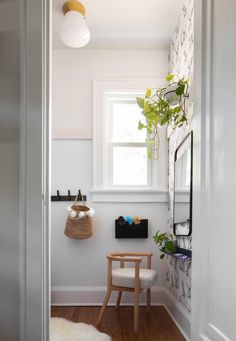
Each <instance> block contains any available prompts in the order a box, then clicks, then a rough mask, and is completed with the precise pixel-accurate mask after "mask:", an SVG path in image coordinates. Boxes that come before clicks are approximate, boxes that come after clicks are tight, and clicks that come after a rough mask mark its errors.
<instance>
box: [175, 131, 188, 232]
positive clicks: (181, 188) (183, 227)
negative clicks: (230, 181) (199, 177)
mask: <svg viewBox="0 0 236 341" xmlns="http://www.w3.org/2000/svg"><path fill="white" fill-rule="evenodd" d="M192 155H193V133H192V132H190V133H189V134H188V135H187V136H186V137H185V139H184V140H183V141H182V142H181V144H180V145H179V146H178V148H177V149H176V151H175V155H174V203H173V227H174V235H176V236H190V235H191V233H192V168H193V167H192V162H193V161H192V159H193V157H192Z"/></svg>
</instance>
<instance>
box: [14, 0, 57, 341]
mask: <svg viewBox="0 0 236 341" xmlns="http://www.w3.org/2000/svg"><path fill="white" fill-rule="evenodd" d="M17 2H18V5H19V8H20V13H21V32H20V33H21V35H20V47H21V48H20V53H21V68H20V76H21V83H20V95H21V96H20V99H21V119H20V122H21V124H20V142H21V154H20V168H21V178H20V180H21V181H20V183H21V187H20V192H21V195H20V212H21V215H20V218H21V229H20V236H21V238H20V251H21V262H20V275H21V276H20V278H21V286H20V289H21V290H20V316H21V319H20V340H21V341H48V338H49V335H48V334H49V331H48V329H49V328H48V325H49V284H50V283H49V213H48V212H49V205H50V201H49V190H48V189H49V151H50V145H49V137H50V133H49V128H50V124H49V123H50V115H49V98H50V82H49V78H50V77H49V76H50V70H49V65H50V58H49V51H50V46H49V44H50V39H49V38H50V32H49V31H50V29H49V19H50V16H49V14H50V3H51V2H50V1H49V0H19V1H17ZM14 341H15V340H14Z"/></svg>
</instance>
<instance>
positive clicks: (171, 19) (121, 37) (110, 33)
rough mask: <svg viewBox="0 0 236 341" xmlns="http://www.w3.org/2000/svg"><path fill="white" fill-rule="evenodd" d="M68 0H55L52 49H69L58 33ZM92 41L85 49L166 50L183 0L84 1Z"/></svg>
mask: <svg viewBox="0 0 236 341" xmlns="http://www.w3.org/2000/svg"><path fill="white" fill-rule="evenodd" d="M65 1H66V0H53V12H52V16H53V17H52V22H53V29H52V31H53V32H52V35H53V48H66V46H65V45H64V44H63V43H62V42H61V41H60V38H59V32H60V26H61V22H62V19H63V13H62V6H63V3H64V2H65ZM82 2H83V4H84V5H85V6H86V10H87V14H86V20H87V23H88V26H89V29H90V32H91V41H90V43H89V44H88V45H87V47H86V48H152V49H167V48H168V46H169V43H170V39H171V37H172V35H173V32H174V30H175V28H176V25H177V22H178V18H179V14H180V9H181V6H182V3H183V0H142V1H141V0H82Z"/></svg>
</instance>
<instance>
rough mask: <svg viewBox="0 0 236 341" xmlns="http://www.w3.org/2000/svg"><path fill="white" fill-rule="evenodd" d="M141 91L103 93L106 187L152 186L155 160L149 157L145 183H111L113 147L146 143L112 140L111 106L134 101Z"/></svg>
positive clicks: (135, 145)
mask: <svg viewBox="0 0 236 341" xmlns="http://www.w3.org/2000/svg"><path fill="white" fill-rule="evenodd" d="M142 95H143V92H135V93H132V92H126V93H117V92H116V93H114V92H113V93H111V92H106V94H105V98H104V101H105V112H104V115H105V122H104V124H105V136H104V149H105V152H104V154H105V155H104V162H105V164H104V172H105V174H104V185H105V187H108V188H114V189H119V188H122V187H123V188H130V189H133V188H146V187H152V186H154V185H155V183H154V181H153V180H155V178H153V179H152V173H153V171H152V168H153V167H154V166H155V164H156V162H152V161H151V160H150V159H149V158H148V159H147V172H148V174H147V185H123V186H121V185H114V184H113V162H112V159H113V148H112V147H115V146H126V147H146V146H147V144H146V143H145V142H117V141H116V142H113V141H112V136H111V131H112V125H113V122H112V118H111V115H110V114H111V110H112V109H111V107H112V105H114V103H122V101H123V103H127V102H130V103H134V98H136V97H137V96H142Z"/></svg>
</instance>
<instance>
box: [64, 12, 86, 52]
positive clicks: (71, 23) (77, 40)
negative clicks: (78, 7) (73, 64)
mask: <svg viewBox="0 0 236 341" xmlns="http://www.w3.org/2000/svg"><path fill="white" fill-rule="evenodd" d="M60 37H61V40H62V41H63V43H64V44H65V45H67V46H69V47H74V48H79V47H83V46H85V45H87V44H88V42H89V40H90V32H89V29H88V25H87V24H86V21H85V20H84V17H83V15H82V14H81V13H80V12H77V11H69V12H67V13H66V14H65V16H64V21H63V23H62V26H61V32H60Z"/></svg>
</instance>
